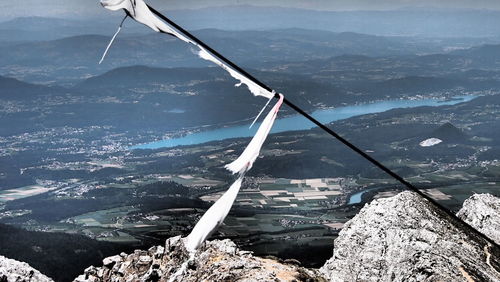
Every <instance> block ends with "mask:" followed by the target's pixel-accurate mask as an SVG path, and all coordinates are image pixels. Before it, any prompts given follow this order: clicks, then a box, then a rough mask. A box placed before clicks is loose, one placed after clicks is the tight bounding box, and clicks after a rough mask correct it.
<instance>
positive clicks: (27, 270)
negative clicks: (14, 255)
mask: <svg viewBox="0 0 500 282" xmlns="http://www.w3.org/2000/svg"><path fill="white" fill-rule="evenodd" d="M0 281H6V282H21V281H26V282H53V281H54V280H52V279H50V278H49V277H47V276H45V275H43V274H42V273H40V271H38V270H36V269H34V268H32V267H31V266H30V265H29V264H27V263H25V262H19V261H17V260H13V259H8V258H6V257H3V256H0Z"/></svg>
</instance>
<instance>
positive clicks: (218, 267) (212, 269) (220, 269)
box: [75, 237, 325, 282]
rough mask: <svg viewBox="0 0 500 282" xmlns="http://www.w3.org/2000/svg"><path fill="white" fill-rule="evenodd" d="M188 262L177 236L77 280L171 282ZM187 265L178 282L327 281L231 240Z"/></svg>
mask: <svg viewBox="0 0 500 282" xmlns="http://www.w3.org/2000/svg"><path fill="white" fill-rule="evenodd" d="M188 260H189V254H188V252H187V251H186V249H185V248H184V243H183V239H181V237H173V238H170V239H168V240H167V242H166V245H165V247H162V246H157V247H152V248H150V249H149V250H148V251H135V253H133V254H129V255H127V254H124V253H122V254H121V255H117V256H113V257H109V258H106V259H104V261H103V264H104V266H103V267H89V268H87V269H86V270H85V273H84V274H83V275H80V276H79V277H78V278H77V279H75V281H78V282H84V281H85V282H90V281H92V282H97V281H169V279H171V278H172V277H173V276H174V274H175V273H176V272H177V271H178V270H179V269H180V268H181V267H182V264H183V263H185V262H187V261H188ZM186 266H187V267H186V271H185V272H184V273H182V274H180V275H179V276H177V277H176V279H175V281H185V282H189V281H259V282H262V281H325V280H324V279H322V278H321V277H319V276H318V272H317V271H315V270H308V269H305V268H302V267H300V266H298V265H297V264H294V263H286V262H278V261H276V260H274V259H266V258H260V257H254V256H253V255H252V254H251V252H245V251H240V250H239V249H238V248H237V247H236V245H235V244H234V243H233V242H232V241H230V240H214V241H209V242H206V243H205V245H204V246H203V247H202V248H201V249H200V250H199V251H198V252H197V253H196V254H195V256H194V258H193V259H192V260H190V262H189V263H188V264H187V265H186Z"/></svg>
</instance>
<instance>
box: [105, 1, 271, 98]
mask: <svg viewBox="0 0 500 282" xmlns="http://www.w3.org/2000/svg"><path fill="white" fill-rule="evenodd" d="M101 5H102V6H103V7H104V8H106V9H109V10H112V11H116V10H120V9H123V10H125V11H126V13H127V14H128V15H129V16H130V17H132V18H133V19H134V20H136V21H138V22H139V23H142V24H144V25H146V26H148V27H150V28H151V29H153V30H154V31H156V32H164V33H168V34H170V35H173V36H175V37H177V38H179V39H180V40H182V41H184V42H186V43H191V44H193V45H195V46H196V47H197V48H198V49H199V51H198V56H200V58H202V59H204V60H207V61H210V62H212V63H215V64H216V65H218V66H220V67H222V68H223V69H224V70H225V71H227V72H228V73H229V74H230V75H231V76H232V77H233V78H235V79H237V80H239V81H240V82H239V83H238V84H236V85H235V86H237V87H239V86H241V85H242V84H245V85H246V86H247V87H248V89H249V90H250V92H252V94H253V95H255V96H263V97H266V98H268V99H270V98H272V97H274V93H273V92H270V91H268V90H266V89H264V88H263V87H261V86H259V85H258V84H257V83H255V82H253V81H252V80H250V79H249V78H247V77H246V76H244V75H243V74H241V73H239V72H238V71H236V70H234V69H233V68H231V67H230V66H228V65H227V64H226V63H224V62H222V61H221V60H220V59H218V58H216V57H215V56H213V55H212V54H210V52H208V51H207V50H205V49H204V48H203V47H202V46H200V45H199V44H198V43H196V42H194V41H192V40H190V39H189V38H187V37H186V36H184V35H182V34H181V33H180V32H178V31H177V30H176V29H175V28H173V27H171V26H170V25H168V24H167V23H165V22H164V21H162V20H161V19H159V18H158V17H157V16H155V15H154V14H153V12H151V10H150V9H149V7H148V6H147V5H146V3H144V1H143V0H101ZM116 34H118V32H117V33H116ZM116 34H115V36H114V37H116ZM114 37H113V40H114ZM113 40H112V41H111V42H110V44H109V45H108V48H106V52H105V53H107V50H108V49H109V47H110V46H111V43H112V42H113ZM103 59H104V56H103ZM101 61H102V60H101Z"/></svg>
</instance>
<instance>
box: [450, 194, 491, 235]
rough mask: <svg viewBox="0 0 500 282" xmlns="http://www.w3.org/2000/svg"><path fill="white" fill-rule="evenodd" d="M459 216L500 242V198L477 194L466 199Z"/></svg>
mask: <svg viewBox="0 0 500 282" xmlns="http://www.w3.org/2000/svg"><path fill="white" fill-rule="evenodd" d="M457 216H458V217H460V218H461V219H463V220H464V221H465V222H467V223H469V224H470V225H472V226H473V227H474V228H476V229H477V230H479V231H481V232H482V233H483V234H485V235H486V236H488V237H489V238H490V239H492V240H493V241H495V242H496V243H497V244H500V198H497V197H495V196H493V195H490V194H475V195H473V196H472V197H470V198H469V199H467V200H465V202H464V205H463V207H462V209H460V211H459V212H458V213H457Z"/></svg>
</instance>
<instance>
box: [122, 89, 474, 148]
mask: <svg viewBox="0 0 500 282" xmlns="http://www.w3.org/2000/svg"><path fill="white" fill-rule="evenodd" d="M474 98H475V96H458V97H454V98H453V99H451V100H446V101H445V100H439V99H422V100H389V101H383V102H374V103H367V104H360V105H354V106H346V107H338V108H333V109H327V110H317V111H314V112H313V113H312V116H313V117H314V118H316V119H317V120H319V121H320V122H321V123H330V122H333V121H337V120H342V119H347V118H351V117H355V116H360V115H364V114H373V113H381V112H385V111H388V110H392V109H398V108H415V107H421V106H433V107H436V106H444V105H454V104H458V103H462V102H468V101H470V100H472V99H474ZM284 107H286V106H284ZM269 108H270V107H269ZM263 115H265V114H263ZM262 118H263V117H261V119H262ZM259 125H260V123H257V124H255V125H254V126H253V127H252V129H249V128H248V127H249V126H250V123H249V124H245V125H238V126H230V127H224V128H217V129H213V130H207V131H202V132H197V133H193V134H189V135H186V136H183V137H179V138H172V139H166V140H161V141H156V142H151V143H147V144H141V145H137V146H133V147H131V149H158V148H171V147H176V146H181V145H196V144H201V143H206V142H210V141H218V140H224V139H229V138H237V137H250V136H253V135H254V134H255V132H256V131H257V129H258V127H259ZM314 127H315V125H314V124H313V123H311V122H310V121H309V120H307V119H306V118H304V117H303V116H300V115H293V116H289V117H286V118H282V119H278V120H276V122H275V124H274V126H273V129H272V131H271V133H279V132H285V131H294V130H305V129H311V128H314Z"/></svg>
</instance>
